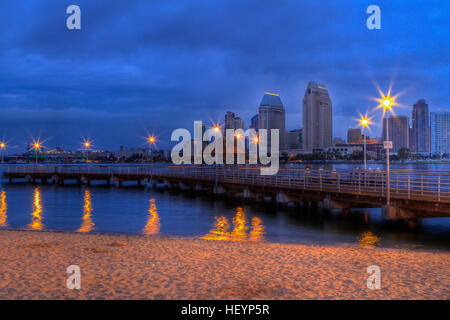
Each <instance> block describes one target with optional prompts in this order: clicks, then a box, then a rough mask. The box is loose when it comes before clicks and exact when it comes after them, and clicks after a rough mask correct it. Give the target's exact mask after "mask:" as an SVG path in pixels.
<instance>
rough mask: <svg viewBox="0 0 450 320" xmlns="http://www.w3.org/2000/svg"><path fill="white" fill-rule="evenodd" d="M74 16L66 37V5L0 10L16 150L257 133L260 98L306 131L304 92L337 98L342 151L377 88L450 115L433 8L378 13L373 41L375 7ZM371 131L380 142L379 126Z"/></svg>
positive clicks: (112, 11)
mask: <svg viewBox="0 0 450 320" xmlns="http://www.w3.org/2000/svg"><path fill="white" fill-rule="evenodd" d="M78 5H79V6H80V7H81V9H82V12H83V17H84V18H83V27H82V29H81V30H77V31H69V30H67V28H66V26H65V18H66V13H65V9H66V7H65V4H62V3H55V2H50V1H39V2H38V1H34V5H33V6H31V7H28V6H26V5H25V4H16V3H14V2H10V1H3V2H2V4H1V5H0V6H1V10H0V12H1V19H0V26H1V28H0V43H1V44H2V46H1V49H0V57H1V58H2V59H1V60H0V70H1V72H0V83H1V84H0V112H1V115H2V117H1V119H0V127H1V129H0V130H1V131H0V136H5V137H8V138H10V139H13V141H12V143H13V144H18V143H19V142H20V141H24V140H27V139H29V138H30V136H37V135H38V134H39V133H41V136H43V137H46V138H48V139H49V143H51V144H52V145H53V146H57V145H67V146H68V147H69V148H74V147H75V145H76V143H77V141H78V140H79V139H80V137H83V136H91V137H95V138H96V139H97V142H98V144H99V145H102V146H105V148H109V149H111V148H114V147H115V146H118V145H136V137H139V136H142V135H144V134H145V131H146V130H155V132H157V133H158V135H160V141H161V142H160V145H161V146H162V147H166V148H167V147H169V146H168V145H165V146H164V145H163V143H166V142H167V141H169V140H170V133H171V131H172V130H173V128H179V127H187V128H190V127H191V124H192V123H193V121H194V120H199V119H204V120H205V122H206V121H208V120H210V121H211V122H212V121H215V122H217V120H218V119H222V117H223V114H224V113H225V112H226V111H228V110H233V111H235V112H237V113H238V114H239V116H240V117H241V118H242V119H243V120H244V122H245V123H247V124H249V123H250V119H251V117H252V116H253V115H254V114H255V113H256V108H257V107H258V103H259V100H260V96H261V94H262V92H264V91H269V92H275V93H277V94H279V95H280V96H281V97H282V99H283V104H284V106H285V109H286V119H287V120H286V128H287V129H298V128H300V127H302V125H301V123H302V114H301V101H302V96H303V92H304V88H305V87H306V86H307V83H308V82H309V81H317V82H319V83H325V84H326V85H327V87H328V90H329V94H330V97H331V100H332V101H333V116H334V118H335V121H336V123H339V124H340V125H339V126H334V128H333V137H345V135H346V131H347V129H348V128H349V127H353V126H354V123H353V121H352V119H353V118H355V117H356V115H357V112H358V111H360V112H365V111H366V110H367V109H372V108H373V107H374V106H375V105H374V104H373V103H372V102H371V101H370V99H369V97H374V96H376V95H377V88H376V86H379V87H380V88H381V89H383V90H385V89H386V88H389V86H390V84H391V82H392V81H393V90H394V91H395V92H403V91H406V92H405V93H404V94H403V95H402V96H401V102H402V104H404V105H408V106H411V105H412V104H413V103H415V102H416V101H417V99H420V98H426V100H427V102H428V103H429V106H430V110H429V111H430V112H433V111H438V109H441V110H445V109H448V108H449V101H450V93H448V92H447V91H446V90H440V88H441V86H442V83H445V82H446V81H448V79H449V74H450V70H449V68H448V62H447V59H446V55H445V52H447V51H449V50H448V49H449V48H448V46H449V44H448V41H445V40H446V37H445V35H446V34H447V33H446V30H448V24H447V23H446V21H448V13H447V11H446V10H438V9H437V8H439V7H438V6H437V3H435V5H433V3H430V2H429V3H427V4H422V3H420V2H415V1H413V2H408V4H405V3H400V2H392V1H380V3H379V5H380V7H381V9H382V11H383V24H382V25H383V26H382V28H381V29H380V30H368V29H367V28H366V26H365V19H366V18H367V17H366V15H365V9H366V7H367V4H366V3H355V2H354V1H340V2H339V3H327V4H326V5H325V4H319V3H318V4H316V3H310V2H286V3H282V4H280V3H275V2H270V1H262V2H261V1H258V2H254V3H253V5H252V4H251V3H247V4H242V3H241V2H237V1H226V2H224V1H218V2H215V4H214V8H217V10H215V11H212V10H210V7H209V6H208V3H206V2H199V3H196V4H193V3H189V2H183V1H180V2H179V4H178V6H177V7H176V9H174V11H171V14H170V15H168V14H166V13H167V10H168V8H167V6H166V5H165V4H164V3H153V4H148V3H146V2H143V1H129V2H127V3H123V4H118V3H114V4H110V5H109V7H108V10H107V11H105V10H104V8H100V7H98V6H97V5H95V4H93V3H92V2H89V1H84V0H81V1H78ZM439 5H442V4H439ZM30 8H32V10H31V9H30ZM141 12H143V13H145V15H146V16H149V18H148V19H141V18H140V17H141V16H142V15H141ZM218 12H220V17H221V18H219V16H218ZM5 13H8V14H5ZM399 13H401V16H400V17H399V16H398V14H399ZM19 14H20V15H21V16H23V17H24V19H23V20H24V21H23V23H21V24H17V23H14V21H12V20H11V19H15V17H16V16H18V15H19ZM194 16H195V19H194V18H193V17H194ZM314 16H319V17H320V18H321V19H319V20H321V21H328V22H327V23H325V24H323V23H319V22H318V20H317V19H316V18H314V19H313V18H312V17H314ZM242 17H246V18H245V19H242ZM269 17H270V18H271V19H266V18H269ZM274 17H275V18H274ZM273 19H275V21H274V20H273ZM430 20H432V21H433V23H432V24H430V23H427V21H430ZM123 21H132V22H133V23H129V24H125V25H124V24H123V23H122V22H123ZM255 21H259V23H258V24H256V23H255ZM405 21H414V24H411V23H404V22H405ZM180 30H182V31H180ZM36 39H39V41H36ZM167 39H170V42H168V41H167ZM249 39H250V40H249ZM384 39H389V41H384ZM417 39H420V41H418V40H417ZM119 43H120V45H119ZM438 43H439V46H438V47H436V45H437V44H438ZM396 112H397V113H398V114H402V113H403V110H401V109H400V108H398V109H397V110H396ZM408 116H409V112H408ZM372 130H373V131H374V132H375V135H378V136H379V135H380V132H381V117H380V116H379V117H378V118H376V119H374V126H373V127H372Z"/></svg>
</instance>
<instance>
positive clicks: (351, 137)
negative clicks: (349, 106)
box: [347, 128, 362, 143]
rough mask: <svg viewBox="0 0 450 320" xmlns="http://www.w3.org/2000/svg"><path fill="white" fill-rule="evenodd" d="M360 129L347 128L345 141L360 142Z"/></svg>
mask: <svg viewBox="0 0 450 320" xmlns="http://www.w3.org/2000/svg"><path fill="white" fill-rule="evenodd" d="M361 138H362V135H361V129H359V128H357V129H352V128H350V129H348V131H347V142H348V143H360V142H361Z"/></svg>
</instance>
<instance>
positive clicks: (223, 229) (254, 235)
mask: <svg viewBox="0 0 450 320" xmlns="http://www.w3.org/2000/svg"><path fill="white" fill-rule="evenodd" d="M233 226H234V227H233V231H231V232H228V230H229V228H230V224H229V223H228V219H227V218H226V217H223V216H222V217H219V218H217V217H216V224H215V226H214V228H213V229H212V230H211V231H210V232H209V233H208V234H207V235H205V236H203V237H201V239H207V240H228V241H247V240H248V241H263V240H264V233H265V231H264V230H265V228H264V226H263V224H262V220H261V219H260V218H258V217H253V218H252V229H251V231H250V233H249V235H247V230H248V226H247V221H246V219H245V212H244V209H243V208H242V207H240V206H239V207H237V208H236V215H235V216H234V218H233Z"/></svg>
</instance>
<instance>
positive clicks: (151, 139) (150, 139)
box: [147, 136, 156, 161]
mask: <svg viewBox="0 0 450 320" xmlns="http://www.w3.org/2000/svg"><path fill="white" fill-rule="evenodd" d="M155 141H156V138H155V137H154V136H150V137H148V138H147V142H148V144H149V145H150V146H149V147H148V152H147V161H148V159H149V153H150V150H151V149H152V145H154V144H155Z"/></svg>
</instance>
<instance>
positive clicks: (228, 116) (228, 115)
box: [225, 111, 234, 129]
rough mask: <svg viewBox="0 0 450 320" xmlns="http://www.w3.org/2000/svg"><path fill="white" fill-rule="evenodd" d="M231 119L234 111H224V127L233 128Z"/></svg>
mask: <svg viewBox="0 0 450 320" xmlns="http://www.w3.org/2000/svg"><path fill="white" fill-rule="evenodd" d="M233 119H234V113H233V112H231V111H227V113H225V129H233V127H232V125H233Z"/></svg>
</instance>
